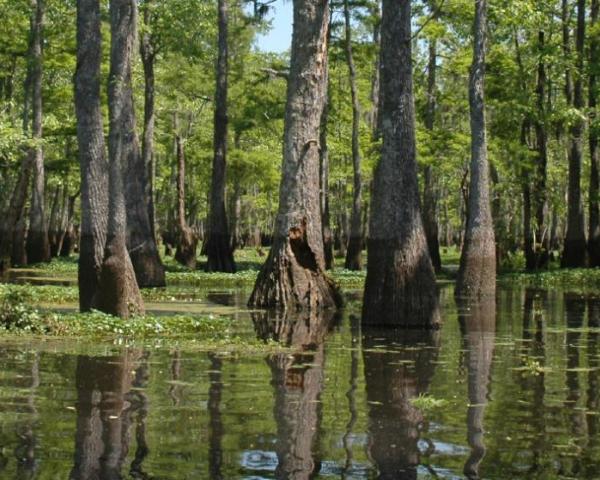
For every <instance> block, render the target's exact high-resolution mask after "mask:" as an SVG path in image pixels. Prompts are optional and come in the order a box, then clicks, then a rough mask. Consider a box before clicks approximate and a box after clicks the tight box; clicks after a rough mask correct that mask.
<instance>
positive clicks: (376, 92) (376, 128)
mask: <svg viewBox="0 0 600 480" xmlns="http://www.w3.org/2000/svg"><path fill="white" fill-rule="evenodd" d="M373 17H374V20H375V21H374V24H373V45H374V46H375V49H376V52H375V62H374V68H373V77H372V79H371V112H370V114H369V122H370V124H371V130H372V132H373V138H374V139H375V140H378V139H379V138H380V137H381V124H380V116H379V107H380V105H381V98H380V97H381V95H380V88H381V79H380V76H379V75H380V63H381V53H380V51H381V8H380V6H379V0H375V4H374V6H373Z"/></svg>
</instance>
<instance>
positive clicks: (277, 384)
mask: <svg viewBox="0 0 600 480" xmlns="http://www.w3.org/2000/svg"><path fill="white" fill-rule="evenodd" d="M333 321H334V314H333V312H332V311H325V312H322V313H319V314H317V313H315V312H314V311H313V312H305V314H303V315H302V316H301V317H300V318H298V317H297V316H295V317H294V318H293V319H291V318H288V317H276V316H269V315H268V314H266V313H262V314H256V315H254V324H255V328H256V331H257V333H258V335H259V337H260V338H262V339H274V340H276V341H279V342H282V343H283V344H285V345H287V346H291V347H294V349H295V350H300V352H299V353H295V354H292V355H289V354H276V355H272V356H270V357H268V358H267V363H268V364H269V366H270V368H271V374H272V381H271V383H272V385H273V389H274V396H275V406H274V412H273V416H274V418H275V421H276V423H277V443H276V446H275V450H276V452H277V458H278V465H277V469H276V471H275V477H276V478H286V479H298V480H301V479H306V480H308V479H310V478H314V477H315V475H316V474H317V473H318V472H319V469H320V465H319V461H318V460H317V455H316V453H315V451H316V449H317V439H318V434H319V430H320V424H321V417H322V415H321V401H320V396H321V392H322V390H323V384H324V376H323V371H324V358H325V351H324V350H325V349H324V339H325V337H326V335H327V333H328V332H329V330H330V329H331V327H332V326H333ZM301 366H302V367H301Z"/></svg>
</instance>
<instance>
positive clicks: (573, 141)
mask: <svg viewBox="0 0 600 480" xmlns="http://www.w3.org/2000/svg"><path fill="white" fill-rule="evenodd" d="M567 8H568V5H567V1H566V0H563V10H564V9H567ZM563 28H564V29H566V36H565V38H564V41H565V47H564V48H565V53H566V52H567V51H568V50H570V48H569V45H568V44H569V26H568V21H567V13H563ZM584 37H585V0H577V34H576V40H575V43H576V57H575V58H576V60H575V61H576V64H575V66H576V68H575V71H574V77H575V80H574V82H573V107H574V108H575V109H577V110H578V111H580V112H581V111H582V110H583V107H584V100H583V55H584V51H583V50H584V41H585V38H584ZM566 60H569V57H566ZM566 75H567V88H568V85H569V83H570V80H569V78H570V77H571V76H570V74H569V71H568V70H567V73H566ZM567 103H568V104H569V105H570V102H569V93H568V92H567ZM584 127H585V121H584V120H583V119H582V118H579V116H576V118H574V119H573V124H572V125H571V129H570V132H569V189H568V192H569V195H568V202H567V205H568V213H567V234H566V237H565V244H564V250H563V256H562V260H561V265H562V266H563V267H568V268H577V267H584V266H585V265H586V253H587V245H586V238H585V226H584V216H583V200H582V196H581V166H582V162H583V133H584Z"/></svg>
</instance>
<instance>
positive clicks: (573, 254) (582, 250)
mask: <svg viewBox="0 0 600 480" xmlns="http://www.w3.org/2000/svg"><path fill="white" fill-rule="evenodd" d="M586 253H587V245H586V242H585V238H581V239H575V240H570V239H568V238H567V239H566V240H565V246H564V250H563V254H562V258H561V261H560V266H561V267H562V268H584V267H585V266H586V264H587V261H586V260H587V259H586Z"/></svg>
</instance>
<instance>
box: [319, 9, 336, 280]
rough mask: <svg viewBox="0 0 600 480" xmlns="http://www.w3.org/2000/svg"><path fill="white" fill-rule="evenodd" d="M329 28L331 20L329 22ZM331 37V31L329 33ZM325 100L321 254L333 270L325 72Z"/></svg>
mask: <svg viewBox="0 0 600 480" xmlns="http://www.w3.org/2000/svg"><path fill="white" fill-rule="evenodd" d="M329 24H330V26H331V19H330V22H329ZM329 35H331V30H330V31H329ZM327 77H328V78H327V100H326V101H325V105H324V107H323V113H322V114H321V133H320V143H321V150H320V156H319V180H320V186H321V217H322V222H323V252H324V255H325V269H326V270H331V269H332V268H333V263H334V258H333V232H332V230H331V211H330V208H329V145H328V143H327V135H328V134H329V127H328V122H329V108H330V107H329V102H330V101H331V99H330V97H329V89H330V84H329V72H327Z"/></svg>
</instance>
